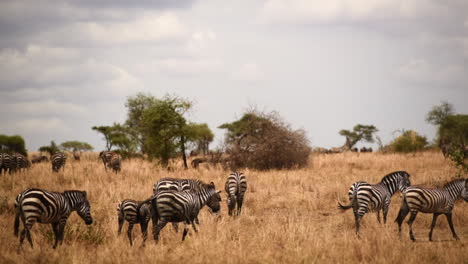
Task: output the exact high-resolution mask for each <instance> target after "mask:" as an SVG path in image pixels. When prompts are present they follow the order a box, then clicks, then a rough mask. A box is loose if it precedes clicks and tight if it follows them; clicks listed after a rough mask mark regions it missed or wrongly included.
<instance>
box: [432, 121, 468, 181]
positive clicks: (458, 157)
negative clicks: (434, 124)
mask: <svg viewBox="0 0 468 264" xmlns="http://www.w3.org/2000/svg"><path fill="white" fill-rule="evenodd" d="M438 133H439V146H440V148H441V150H442V152H443V153H444V155H445V156H446V157H449V158H450V159H451V160H452V161H453V162H454V163H455V165H456V166H457V167H459V168H461V169H463V170H464V171H465V172H468V164H467V159H468V115H461V114H459V115H449V116H447V117H446V118H445V119H444V121H443V122H442V124H441V125H440V126H439V130H438Z"/></svg>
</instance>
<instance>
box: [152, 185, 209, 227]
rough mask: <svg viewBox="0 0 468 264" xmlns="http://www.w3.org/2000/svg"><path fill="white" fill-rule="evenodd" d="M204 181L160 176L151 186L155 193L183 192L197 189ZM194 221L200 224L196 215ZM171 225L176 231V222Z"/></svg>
mask: <svg viewBox="0 0 468 264" xmlns="http://www.w3.org/2000/svg"><path fill="white" fill-rule="evenodd" d="M204 185H205V183H204V182H202V181H200V180H196V179H178V178H169V177H167V178H161V179H160V180H158V181H157V182H156V183H155V184H154V186H153V193H154V194H157V193H160V192H165V191H177V192H183V191H199V190H200V188H201V186H204ZM195 223H196V224H197V225H199V224H200V221H199V220H198V217H195ZM172 226H173V227H174V230H175V231H176V233H177V232H178V230H179V227H178V224H177V223H172Z"/></svg>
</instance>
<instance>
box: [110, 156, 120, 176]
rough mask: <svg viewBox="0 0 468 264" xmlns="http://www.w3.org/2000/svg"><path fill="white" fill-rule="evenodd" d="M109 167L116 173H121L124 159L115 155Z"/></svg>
mask: <svg viewBox="0 0 468 264" xmlns="http://www.w3.org/2000/svg"><path fill="white" fill-rule="evenodd" d="M107 166H108V167H109V168H110V169H111V170H113V171H114V172H115V173H117V172H120V170H121V169H122V157H121V156H120V155H119V154H118V153H114V155H112V157H111V159H110V161H109V163H108V164H107Z"/></svg>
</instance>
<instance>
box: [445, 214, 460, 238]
mask: <svg viewBox="0 0 468 264" xmlns="http://www.w3.org/2000/svg"><path fill="white" fill-rule="evenodd" d="M445 216H446V217H447V221H448V223H449V226H450V230H452V235H453V238H454V239H455V240H460V238H458V236H457V234H456V233H455V228H453V223H452V213H451V212H450V213H446V214H445Z"/></svg>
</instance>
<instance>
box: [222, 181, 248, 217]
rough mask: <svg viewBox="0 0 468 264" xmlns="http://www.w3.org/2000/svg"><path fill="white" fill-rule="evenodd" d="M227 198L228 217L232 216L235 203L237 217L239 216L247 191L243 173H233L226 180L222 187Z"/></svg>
mask: <svg viewBox="0 0 468 264" xmlns="http://www.w3.org/2000/svg"><path fill="white" fill-rule="evenodd" d="M224 190H225V191H226V193H227V195H228V198H227V204H228V208H229V215H233V214H234V208H235V207H236V203H237V215H240V213H241V209H242V203H243V201H244V195H245V192H246V191H247V180H246V179H245V176H244V174H243V173H240V172H233V173H231V174H230V175H229V176H228V178H227V179H226V184H225V185H224Z"/></svg>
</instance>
